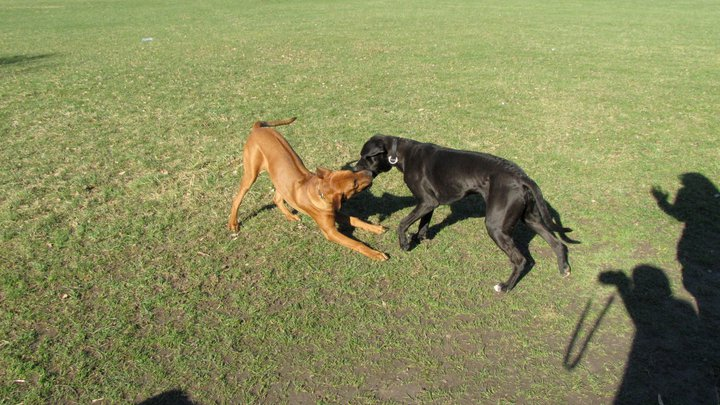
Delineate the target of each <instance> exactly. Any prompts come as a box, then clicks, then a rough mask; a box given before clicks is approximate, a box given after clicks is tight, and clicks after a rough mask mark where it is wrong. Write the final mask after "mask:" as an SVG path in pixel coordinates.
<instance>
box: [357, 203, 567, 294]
mask: <svg viewBox="0 0 720 405" xmlns="http://www.w3.org/2000/svg"><path fill="white" fill-rule="evenodd" d="M415 205H417V199H416V198H415V197H413V196H396V195H393V194H390V193H383V194H382V195H381V196H379V197H376V196H374V195H373V194H371V193H370V192H367V191H366V192H363V193H360V194H358V195H357V196H355V197H353V198H352V199H351V200H349V201H347V202H346V203H345V205H344V206H343V207H344V208H347V211H346V212H348V213H349V214H350V215H354V216H357V217H359V218H362V219H368V218H369V217H370V216H373V215H377V216H378V219H379V221H380V222H381V225H384V226H386V227H388V225H387V224H382V221H384V220H385V219H387V218H389V217H390V216H391V215H392V214H394V213H395V212H397V211H400V210H403V209H405V208H409V207H414V206H415ZM547 205H548V208H549V210H550V214H551V215H552V217H553V219H554V220H555V222H557V224H558V225H560V226H561V227H562V222H561V219H560V214H559V213H558V212H557V211H556V210H555V209H554V208H553V207H552V206H551V205H550V204H549V203H548V204H547ZM484 217H485V200H484V199H483V198H482V197H481V196H480V195H469V196H467V197H465V198H463V199H462V200H460V201H457V202H455V203H453V204H450V214H449V215H448V216H446V217H445V218H443V219H442V220H441V221H440V222H438V223H436V224H434V225H433V224H432V222H431V224H430V227H429V228H428V233H427V235H426V238H427V239H433V238H435V236H436V235H438V234H439V233H440V232H441V231H442V230H444V229H445V228H447V227H449V226H451V225H454V224H456V223H458V222H460V221H463V220H466V219H469V218H484ZM415 226H417V224H415ZM390 228H395V227H390ZM478 232H479V233H481V234H483V235H487V231H486V230H485V226H484V225H483V226H482V227H480V228H479V229H478ZM535 235H537V234H536V233H535V232H534V231H532V230H531V229H529V228H528V227H527V226H525V224H523V223H522V221H520V222H519V223H518V226H517V227H516V228H515V230H514V232H513V240H514V241H515V243H516V244H517V247H518V249H519V250H520V251H521V252H522V254H523V255H524V256H525V257H526V258H527V259H528V264H527V265H526V267H525V269H524V270H523V272H522V273H521V274H520V277H519V278H518V282H519V281H520V280H522V278H523V277H524V276H525V275H526V274H527V273H529V272H530V270H531V269H532V267H533V265H534V263H535V261H534V259H533V257H532V254H531V253H530V248H529V246H530V242H531V241H532V240H533V238H534V237H535ZM488 238H489V236H488ZM419 243H420V241H419V240H418V239H417V237H416V236H415V235H413V238H412V240H411V242H410V250H412V249H414V248H415V247H416V246H417V245H418V244H419ZM498 253H499V254H503V253H502V252H501V251H500V250H498Z"/></svg>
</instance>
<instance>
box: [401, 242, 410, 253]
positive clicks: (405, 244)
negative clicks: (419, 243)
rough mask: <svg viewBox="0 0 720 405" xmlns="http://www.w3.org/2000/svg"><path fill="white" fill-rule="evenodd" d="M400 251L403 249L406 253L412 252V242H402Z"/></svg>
mask: <svg viewBox="0 0 720 405" xmlns="http://www.w3.org/2000/svg"><path fill="white" fill-rule="evenodd" d="M400 249H402V250H404V251H406V252H408V251H410V242H408V241H406V240H404V241H400Z"/></svg>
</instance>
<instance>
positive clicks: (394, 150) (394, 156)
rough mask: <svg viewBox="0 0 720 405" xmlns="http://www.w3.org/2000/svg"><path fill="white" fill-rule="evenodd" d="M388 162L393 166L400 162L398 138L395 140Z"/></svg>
mask: <svg viewBox="0 0 720 405" xmlns="http://www.w3.org/2000/svg"><path fill="white" fill-rule="evenodd" d="M388 162H390V164H391V165H395V164H397V162H398V157H397V138H395V139H393V143H392V148H391V149H390V155H388Z"/></svg>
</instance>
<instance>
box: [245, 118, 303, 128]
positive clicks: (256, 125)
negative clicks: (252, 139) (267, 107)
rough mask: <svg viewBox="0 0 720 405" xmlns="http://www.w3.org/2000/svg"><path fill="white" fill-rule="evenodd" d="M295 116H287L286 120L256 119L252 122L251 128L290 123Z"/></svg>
mask: <svg viewBox="0 0 720 405" xmlns="http://www.w3.org/2000/svg"><path fill="white" fill-rule="evenodd" d="M296 119H297V117H292V118H288V119H286V120H278V121H256V122H255V124H253V126H252V127H253V129H255V128H261V127H277V126H280V125H288V124H292V123H293V121H295V120H296Z"/></svg>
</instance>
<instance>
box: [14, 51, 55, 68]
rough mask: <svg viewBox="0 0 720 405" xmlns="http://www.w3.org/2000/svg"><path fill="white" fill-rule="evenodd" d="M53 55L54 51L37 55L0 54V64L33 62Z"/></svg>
mask: <svg viewBox="0 0 720 405" xmlns="http://www.w3.org/2000/svg"><path fill="white" fill-rule="evenodd" d="M52 56H55V54H54V53H45V54H38V55H13V56H0V66H8V65H19V64H23V63H28V62H33V61H37V60H40V59H47V58H50V57H52Z"/></svg>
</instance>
